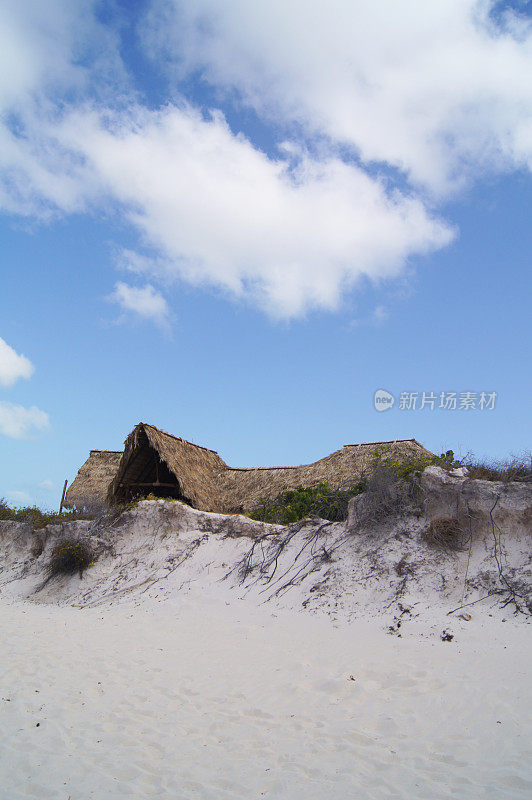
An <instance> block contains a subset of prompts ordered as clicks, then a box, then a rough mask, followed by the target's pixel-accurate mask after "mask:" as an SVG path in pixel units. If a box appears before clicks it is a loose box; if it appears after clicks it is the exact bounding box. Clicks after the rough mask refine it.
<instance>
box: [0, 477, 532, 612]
mask: <svg viewBox="0 0 532 800" xmlns="http://www.w3.org/2000/svg"><path fill="white" fill-rule="evenodd" d="M393 491H396V490H395V489H394V490H393ZM531 494H532V487H531V486H530V484H527V483H506V484H504V483H497V482H490V481H479V480H469V479H468V477H467V475H464V474H460V472H459V473H458V474H452V473H451V474H449V473H447V472H445V471H444V470H442V469H440V468H438V467H429V468H427V469H426V470H425V472H424V473H423V475H422V478H421V482H420V486H419V490H418V491H417V493H416V494H415V496H414V497H412V496H409V497H408V498H407V499H406V500H405V498H401V497H392V498H391V501H390V498H388V499H387V501H386V503H385V504H384V506H385V508H386V513H384V514H383V513H382V508H383V505H382V497H379V498H377V500H378V503H377V500H376V498H375V497H372V496H371V494H369V493H367V494H365V495H361V496H359V497H357V498H354V499H353V500H352V501H351V503H350V507H349V515H348V519H347V520H346V522H341V523H330V522H326V521H324V520H320V519H318V518H309V519H307V520H303V521H301V522H299V523H294V524H293V525H289V526H280V525H268V524H266V523H262V522H257V521H254V520H251V519H248V518H247V517H244V516H241V515H232V516H229V515H222V514H214V513H208V512H202V511H197V510H195V509H193V508H191V507H189V506H187V505H184V504H182V503H179V502H169V501H164V500H153V501H151V500H146V501H142V502H140V503H139V504H138V505H136V506H134V507H132V508H130V509H128V510H126V511H124V512H123V513H122V514H120V515H116V514H115V515H109V516H103V517H101V518H99V519H96V520H93V521H77V522H69V523H65V524H63V525H54V526H49V527H48V528H45V529H43V530H41V531H35V530H33V529H32V528H31V527H30V526H29V525H26V524H17V523H12V522H0V560H1V561H0V563H1V567H2V571H1V573H0V588H1V595H0V596H3V597H19V598H22V597H24V598H28V599H31V600H35V601H36V602H41V603H42V602H45V603H46V602H48V603H49V602H52V603H53V602H59V603H69V604H75V605H79V606H86V605H94V604H100V603H105V602H108V601H111V600H116V599H117V598H119V597H125V596H129V595H133V596H136V595H138V594H145V593H146V592H154V591H156V592H158V593H159V595H160V596H165V595H168V596H170V595H174V594H176V593H188V592H191V591H194V592H197V591H199V592H200V593H201V592H203V593H207V594H209V593H212V592H213V591H214V590H216V591H222V592H224V593H227V594H228V595H229V596H232V597H235V598H236V597H246V598H248V599H249V600H253V602H256V601H260V602H264V601H268V602H270V603H272V604H275V605H278V606H283V607H295V608H302V607H303V608H305V609H307V610H317V609H320V610H323V611H326V612H327V611H328V612H331V613H332V612H334V613H338V611H339V610H342V611H343V613H345V614H347V615H348V616H353V615H355V616H356V615H364V614H365V613H370V614H372V613H375V612H376V613H380V612H382V611H383V610H385V609H389V608H390V607H391V606H392V605H393V604H396V603H398V602H401V603H402V604H403V605H404V604H405V603H406V604H408V603H411V602H419V601H421V602H422V603H423V604H425V605H427V606H429V605H431V604H433V603H443V604H445V605H447V607H448V608H451V607H453V606H458V605H460V604H463V603H466V602H473V601H476V600H478V599H479V598H480V597H482V596H485V595H493V596H494V598H495V599H497V598H498V599H500V600H503V601H506V600H508V599H509V600H510V601H511V603H512V604H513V607H515V606H517V607H518V608H520V609H521V610H523V611H529V610H530V609H531V607H532V588H531V587H532V562H531V550H532V548H531V543H532V510H531V505H532V504H531ZM379 503H380V505H379ZM442 521H443V523H446V524H447V527H445V525H444V526H443V528H442V525H441V524H440V523H441V522H442ZM449 522H451V523H452V524H451V525H450V526H449ZM453 526H454V527H453ZM449 530H451V532H452V531H453V530H454V531H455V534H456V535H455V539H454V540H453V541H452V542H451V541H449V542H448V543H447V542H446V540H445V538H442V537H444V534H445V535H446V532H448V531H449ZM65 537H74V538H77V539H79V540H80V541H86V542H88V543H90V545H91V548H92V550H93V552H94V555H95V558H94V563H93V565H92V566H90V567H89V568H88V569H86V570H85V572H84V573H83V575H82V577H80V576H79V575H77V574H73V575H68V576H54V577H52V578H50V577H49V575H48V574H47V564H49V560H50V555H51V553H52V551H53V548H54V547H55V546H56V544H57V542H58V541H61V540H63V539H64V538H65ZM447 544H448V545H449V546H447Z"/></svg>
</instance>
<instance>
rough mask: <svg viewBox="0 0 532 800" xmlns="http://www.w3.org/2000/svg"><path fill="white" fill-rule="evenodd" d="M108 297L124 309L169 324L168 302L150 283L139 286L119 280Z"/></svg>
mask: <svg viewBox="0 0 532 800" xmlns="http://www.w3.org/2000/svg"><path fill="white" fill-rule="evenodd" d="M108 299H109V300H111V301H112V302H114V303H118V305H119V306H120V308H121V309H122V310H123V311H130V312H133V313H134V314H138V315H139V316H140V317H143V318H144V319H147V320H151V321H152V322H156V323H157V324H158V325H162V326H163V327H166V326H167V325H168V318H169V313H170V310H169V308H168V304H167V302H166V300H165V299H164V297H163V296H162V294H161V293H160V292H158V291H157V290H156V289H154V288H153V286H151V285H150V284H147V285H146V286H144V287H143V288H138V287H136V286H129V285H128V284H127V283H123V282H121V281H119V282H118V283H116V284H115V289H114V292H113V293H112V294H111V295H110V296H109V298H108Z"/></svg>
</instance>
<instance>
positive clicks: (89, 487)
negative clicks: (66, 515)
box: [64, 450, 122, 511]
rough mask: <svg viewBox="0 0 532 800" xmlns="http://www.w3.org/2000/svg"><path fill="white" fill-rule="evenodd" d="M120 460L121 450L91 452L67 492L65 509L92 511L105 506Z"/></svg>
mask: <svg viewBox="0 0 532 800" xmlns="http://www.w3.org/2000/svg"><path fill="white" fill-rule="evenodd" d="M121 458H122V451H121V450H119V451H117V450H91V451H90V455H89V457H88V459H87V460H86V461H85V463H84V464H83V466H82V467H80V469H79V470H78V474H77V475H76V477H75V479H74V481H73V482H72V483H71V484H70V486H69V488H68V490H67V493H66V495H65V501H64V506H65V508H77V509H80V510H81V509H86V510H89V511H92V510H95V509H98V508H101V507H103V506H105V503H106V500H107V492H108V491H109V486H110V484H111V482H112V480H113V478H114V477H115V475H116V470H117V469H118V465H119V464H120V459H121Z"/></svg>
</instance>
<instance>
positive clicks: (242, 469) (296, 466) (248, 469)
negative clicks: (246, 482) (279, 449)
mask: <svg viewBox="0 0 532 800" xmlns="http://www.w3.org/2000/svg"><path fill="white" fill-rule="evenodd" d="M403 442H414V443H415V444H417V445H419V447H423V449H424V450H425V449H426V448H425V447H424V446H423V445H422V444H420V443H419V442H418V441H417V440H416V439H413V438H412V439H388V440H383V441H381V442H359V443H357V444H344V446H343V447H340V449H339V450H335V451H334V452H333V453H329V455H327V456H323V457H322V458H318V459H317V461H311V462H310V463H309V464H294V465H292V466H288V467H287V466H284V465H283V466H279V467H229V466H228V467H227V469H228V470H230V471H231V472H257V471H259V470H278V469H291V470H294V469H301V468H302V467H313V466H315V465H316V464H319V463H321V462H322V461H327V460H328V459H332V457H333V456H336V455H338V454H339V453H341V452H342V450H345V449H346V448H347V447H371V446H372V445H379V444H402V443H403Z"/></svg>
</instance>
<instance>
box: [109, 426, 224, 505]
mask: <svg viewBox="0 0 532 800" xmlns="http://www.w3.org/2000/svg"><path fill="white" fill-rule="evenodd" d="M223 469H227V465H226V464H225V462H224V461H222V459H221V458H220V456H219V455H218V454H217V453H215V452H214V450H208V449H207V448H206V447H201V446H200V445H197V444H192V443H191V442H187V441H185V439H181V438H179V437H178V436H172V434H170V433H165V432H164V431H161V430H159V429H158V428H155V427H154V426H153V425H147V424H145V423H143V422H141V423H140V424H139V425H137V426H136V428H134V430H133V431H132V432H131V433H130V434H129V436H128V437H127V439H126V441H125V447H124V454H123V456H122V458H121V461H120V464H119V466H118V470H117V472H116V475H115V478H114V480H113V482H112V484H111V486H110V487H109V492H108V500H109V502H111V503H113V502H120V501H124V500H128V499H130V498H131V497H134V496H135V495H138V494H148V493H149V492H153V493H154V494H156V495H158V496H160V497H173V498H175V499H177V500H183V501H184V502H186V503H189V504H190V505H192V506H194V507H195V508H199V509H202V510H206V511H212V510H215V509H214V508H213V506H216V505H217V503H216V498H217V494H218V490H217V475H218V474H219V473H220V472H221V471H222V470H223Z"/></svg>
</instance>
